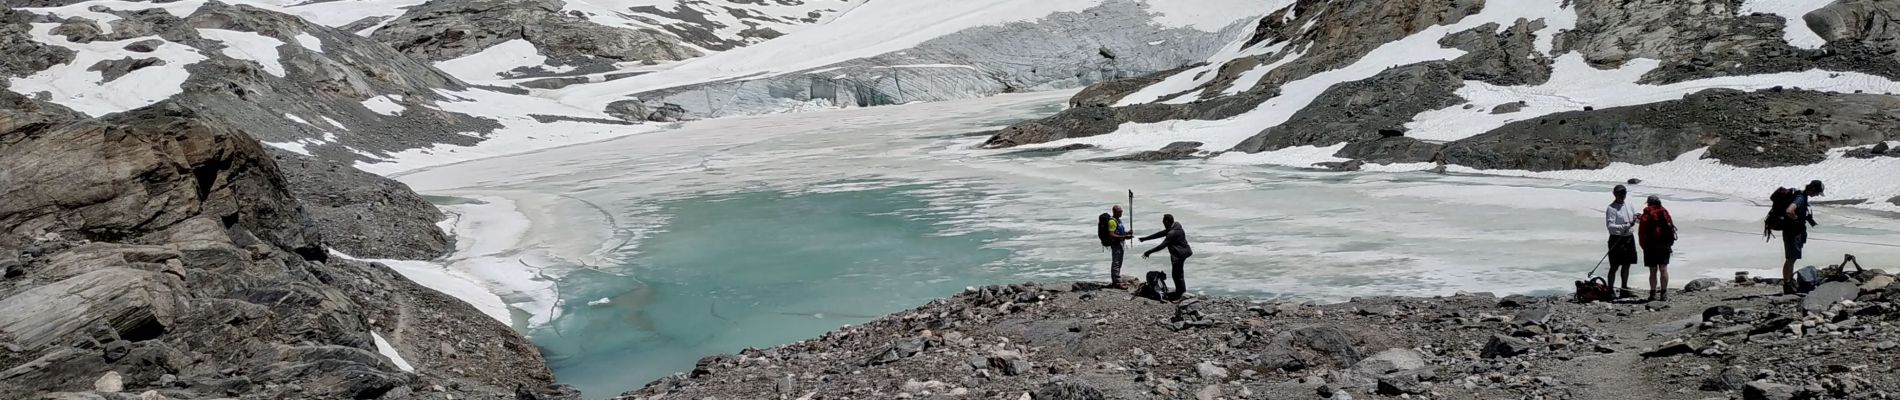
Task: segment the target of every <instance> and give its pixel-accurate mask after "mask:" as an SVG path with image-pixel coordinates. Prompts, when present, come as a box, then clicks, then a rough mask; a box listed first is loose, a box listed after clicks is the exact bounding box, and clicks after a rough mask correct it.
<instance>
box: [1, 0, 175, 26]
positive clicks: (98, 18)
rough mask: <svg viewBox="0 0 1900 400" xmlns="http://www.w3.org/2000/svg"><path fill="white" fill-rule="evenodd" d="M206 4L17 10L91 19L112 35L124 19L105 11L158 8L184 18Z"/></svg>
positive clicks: (99, 0)
mask: <svg viewBox="0 0 1900 400" xmlns="http://www.w3.org/2000/svg"><path fill="white" fill-rule="evenodd" d="M204 4H205V2H204V1H203V0H187V1H175V2H170V3H158V2H153V3H140V2H130V1H118V0H95V1H83V2H77V3H73V4H68V5H64V6H59V7H23V8H17V10H20V11H25V12H28V13H33V14H40V15H48V16H52V17H54V18H58V19H66V18H73V17H79V18H85V19H90V20H93V22H95V24H94V25H96V26H98V27H99V32H100V33H106V34H110V33H112V21H118V20H121V19H124V18H120V17H119V16H118V15H117V14H113V13H109V12H105V11H143V10H150V9H154V8H156V9H160V10H164V11H165V13H167V14H171V15H172V16H174V17H179V18H184V17H187V16H191V14H192V13H196V12H198V7H200V6H203V5H204Z"/></svg>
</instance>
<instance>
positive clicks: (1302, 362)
mask: <svg viewBox="0 0 1900 400" xmlns="http://www.w3.org/2000/svg"><path fill="white" fill-rule="evenodd" d="M1355 342H1357V340H1355V339H1354V338H1353V336H1352V335H1351V334H1349V333H1346V331H1344V330H1341V329H1339V328H1335V327H1330V326H1307V327H1300V328H1294V329H1293V330H1289V331H1286V332H1282V333H1280V334H1279V335H1275V336H1274V337H1273V344H1272V345H1271V346H1270V347H1268V348H1267V350H1266V351H1265V352H1264V353H1261V354H1260V363H1261V364H1260V367H1262V368H1269V369H1271V368H1281V369H1286V370H1300V369H1305V368H1344V367H1347V366H1350V365H1353V364H1356V363H1358V362H1359V360H1361V359H1363V358H1365V355H1364V354H1362V353H1360V351H1359V347H1358V346H1357V345H1356V344H1355Z"/></svg>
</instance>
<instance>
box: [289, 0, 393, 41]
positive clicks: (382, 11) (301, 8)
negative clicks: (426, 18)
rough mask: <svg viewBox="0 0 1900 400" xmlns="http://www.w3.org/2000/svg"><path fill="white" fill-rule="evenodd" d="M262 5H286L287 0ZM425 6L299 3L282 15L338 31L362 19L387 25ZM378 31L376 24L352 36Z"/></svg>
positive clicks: (376, 0)
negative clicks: (278, 3)
mask: <svg viewBox="0 0 1900 400" xmlns="http://www.w3.org/2000/svg"><path fill="white" fill-rule="evenodd" d="M265 1H285V2H289V1H288V0H265ZM428 2H429V0H336V1H308V2H302V4H295V5H289V6H286V7H284V8H283V10H282V11H283V12H284V13H286V14H291V15H296V16H299V17H303V19H304V20H307V21H310V22H314V23H317V24H319V25H323V26H329V27H342V26H344V25H349V24H350V23H352V22H356V21H360V20H363V19H364V18H380V19H383V22H384V23H387V22H388V20H389V19H393V18H395V17H396V16H400V15H402V14H403V13H404V12H407V10H408V8H410V7H415V6H418V5H422V4H423V3H428ZM382 27H383V24H376V26H373V27H370V28H367V29H363V30H362V31H360V32H356V34H357V35H359V36H364V37H368V36H369V35H370V34H371V33H375V32H376V29H378V28H382Z"/></svg>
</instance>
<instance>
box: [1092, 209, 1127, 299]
mask: <svg viewBox="0 0 1900 400" xmlns="http://www.w3.org/2000/svg"><path fill="white" fill-rule="evenodd" d="M1108 211H1109V212H1106V213H1102V216H1101V217H1098V218H1097V219H1098V220H1099V221H1098V222H1097V223H1096V227H1095V236H1096V237H1097V238H1099V239H1101V240H1102V247H1105V248H1108V284H1109V285H1111V286H1114V287H1116V288H1119V289H1127V288H1128V284H1127V283H1125V282H1122V254H1123V248H1122V242H1126V241H1128V240H1129V239H1134V238H1135V234H1133V233H1130V232H1128V226H1127V225H1123V224H1122V206H1114V207H1110V208H1109V209H1108Z"/></svg>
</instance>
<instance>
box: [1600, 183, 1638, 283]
mask: <svg viewBox="0 0 1900 400" xmlns="http://www.w3.org/2000/svg"><path fill="white" fill-rule="evenodd" d="M1610 193H1611V194H1614V195H1616V201H1613V202H1610V207H1609V208H1606V209H1604V210H1603V226H1604V227H1606V228H1609V230H1610V254H1609V259H1610V274H1609V275H1607V277H1609V284H1610V289H1612V290H1615V289H1616V278H1617V276H1618V275H1617V271H1622V278H1623V291H1629V290H1630V267H1631V266H1633V265H1636V236H1635V235H1634V233H1635V231H1634V230H1633V229H1634V228H1635V227H1636V207H1633V206H1630V205H1628V204H1624V203H1623V199H1624V198H1625V197H1627V196H1628V195H1629V189H1627V188H1624V187H1623V185H1616V188H1615V189H1612V190H1611V191H1610ZM1619 297H1620V296H1619Z"/></svg>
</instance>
